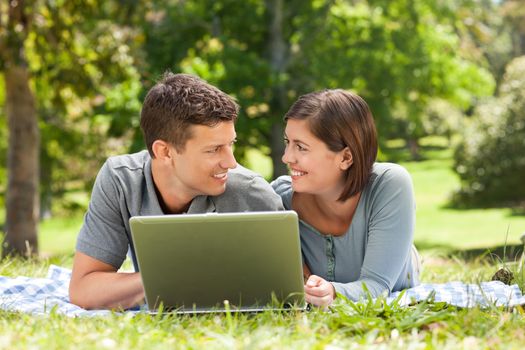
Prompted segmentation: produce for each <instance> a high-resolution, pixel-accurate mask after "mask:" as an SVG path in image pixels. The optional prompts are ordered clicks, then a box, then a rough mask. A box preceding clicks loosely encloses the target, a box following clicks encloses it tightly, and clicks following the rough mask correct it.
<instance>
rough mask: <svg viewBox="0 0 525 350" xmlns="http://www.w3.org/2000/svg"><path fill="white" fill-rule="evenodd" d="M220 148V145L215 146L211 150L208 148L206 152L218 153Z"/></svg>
mask: <svg viewBox="0 0 525 350" xmlns="http://www.w3.org/2000/svg"><path fill="white" fill-rule="evenodd" d="M219 148H220V147H215V148H212V149H210V150H207V151H206V153H217V152H218V151H219Z"/></svg>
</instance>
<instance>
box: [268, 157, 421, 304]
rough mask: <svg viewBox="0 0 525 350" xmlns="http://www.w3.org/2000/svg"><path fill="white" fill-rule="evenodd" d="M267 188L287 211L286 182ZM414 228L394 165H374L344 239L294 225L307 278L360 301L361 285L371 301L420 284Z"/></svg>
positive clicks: (406, 188) (409, 192) (407, 188)
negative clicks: (320, 280)
mask: <svg viewBox="0 0 525 350" xmlns="http://www.w3.org/2000/svg"><path fill="white" fill-rule="evenodd" d="M272 186H273V188H274V190H275V191H276V192H277V193H278V194H279V195H280V196H281V198H282V199H283V204H284V207H285V208H286V209H288V210H291V209H292V196H293V190H292V184H291V178H290V177H289V176H281V177H279V178H278V179H276V180H275V181H273V182H272ZM414 228H415V201H414V194H413V188H412V180H411V178H410V175H409V173H408V172H407V171H406V170H405V169H404V168H403V167H401V166H399V165H397V164H391V163H375V164H374V166H373V171H372V175H371V177H370V181H369V182H368V184H367V185H366V187H365V188H364V190H363V191H362V192H361V198H360V199H359V203H358V205H357V208H356V211H355V214H354V217H353V219H352V223H351V225H350V227H349V229H348V231H347V232H346V233H345V234H344V235H342V236H333V235H329V234H328V235H327V234H321V233H320V232H319V231H317V230H316V229H315V228H314V227H312V226H311V225H309V224H307V223H306V222H304V221H303V220H300V221H299V230H300V234H301V249H302V253H303V259H304V261H305V262H306V264H307V265H308V267H309V268H310V271H311V273H312V274H315V275H318V276H320V277H322V278H324V279H326V280H327V281H330V282H332V284H333V285H334V287H335V290H336V291H337V292H338V293H341V294H343V295H345V296H346V297H347V298H349V299H351V300H358V299H360V298H361V297H363V296H364V291H363V283H365V284H366V287H367V288H368V290H369V291H370V293H371V295H372V297H377V296H379V295H380V294H382V293H383V292H385V291H388V292H389V293H390V292H394V291H398V290H402V289H405V288H409V287H413V286H415V285H417V284H419V271H418V267H417V266H414V265H417V264H416V261H417V260H416V261H414V260H413V258H414V257H417V252H416V251H415V248H414V247H413V245H412V242H413V238H414ZM414 254H415V255H414Z"/></svg>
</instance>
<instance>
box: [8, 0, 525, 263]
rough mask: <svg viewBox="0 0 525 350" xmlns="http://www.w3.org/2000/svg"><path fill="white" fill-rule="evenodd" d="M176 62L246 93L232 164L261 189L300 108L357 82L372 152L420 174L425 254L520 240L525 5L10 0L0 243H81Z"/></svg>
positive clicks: (49, 250) (484, 0)
mask: <svg viewBox="0 0 525 350" xmlns="http://www.w3.org/2000/svg"><path fill="white" fill-rule="evenodd" d="M168 70H169V71H172V72H184V73H191V74H196V75H198V76H200V77H202V78H204V79H205V80H207V81H209V82H210V83H212V84H214V85H216V86H218V87H219V88H220V89H222V90H224V91H225V92H227V93H229V94H230V95H232V96H233V97H235V98H236V99H237V101H238V102H239V104H240V105H241V111H240V118H239V121H238V123H237V126H236V128H237V133H238V140H239V141H238V143H237V144H236V147H235V154H236V156H237V159H238V161H239V162H240V163H241V164H244V165H246V166H247V167H249V168H252V169H254V170H256V171H258V172H259V173H261V174H263V176H265V177H266V178H267V179H268V180H271V179H273V178H275V177H276V176H278V175H280V174H283V173H285V172H286V169H285V168H284V165H283V164H282V163H281V160H280V158H281V155H282V153H283V122H282V118H283V115H284V113H285V112H286V111H287V109H288V108H289V107H290V105H291V104H292V103H293V102H294V101H295V100H296V99H297V98H298V97H299V96H300V95H301V94H304V93H307V92H310V91H313V90H319V89H323V88H344V89H349V90H352V91H354V92H356V93H358V94H359V95H361V96H362V97H363V98H364V99H365V100H366V101H367V102H368V104H369V105H370V107H371V109H372V112H373V114H374V117H375V120H376V125H377V128H378V132H379V140H380V154H379V160H380V161H391V162H398V163H400V164H402V165H404V166H405V167H406V168H407V169H408V170H409V171H410V173H411V174H412V177H413V180H414V185H415V190H416V200H417V232H416V245H417V246H418V247H419V248H420V249H422V250H424V249H444V250H446V251H463V252H476V253H481V252H483V251H486V249H487V248H490V249H499V248H501V247H503V246H504V247H514V246H516V247H519V246H520V245H521V243H520V236H521V234H522V233H523V232H525V1H524V0H513V1H512V0H508V1H505V0H501V1H497V0H450V1H449V0H443V1H430V0H388V1H387V0H370V1H361V0H331V1H329V0H312V1H306V0H287V1H284V0H266V1H264V0H244V1H234V0H213V1H211V0H192V1H190V0H164V1H157V0H151V1H147V0H83V1H81V0H33V1H24V0H2V1H0V229H1V230H0V236H1V235H5V236H9V235H10V236H11V238H10V242H11V243H10V244H11V245H12V246H15V251H16V250H17V249H18V251H20V250H21V249H22V248H20V247H23V248H24V249H27V250H31V252H37V251H38V250H39V251H40V253H41V255H44V256H46V255H50V254H57V253H66V254H71V253H72V252H73V251H74V243H75V239H76V234H77V232H78V229H79V228H80V225H81V223H82V217H83V214H84V212H85V210H86V207H87V203H88V201H89V195H90V191H91V186H92V184H93V181H94V179H95V176H96V174H97V171H98V169H99V167H100V166H101V164H102V163H103V161H104V160H105V159H106V158H107V157H108V156H111V155H116V154H121V153H127V152H135V151H139V150H142V149H144V144H143V142H142V135H141V133H140V129H139V117H140V109H141V102H142V100H143V98H144V96H145V93H146V92H147V91H148V89H149V88H150V87H151V86H152V85H153V84H154V82H155V81H156V80H157V79H158V78H159V77H160V76H161V75H162V73H163V72H165V71H168ZM6 232H7V233H8V235H6ZM37 237H38V245H37ZM8 241H9V240H8ZM13 242H14V243H13ZM16 242H18V243H16ZM17 244H18V245H17ZM5 247H6V246H4V248H5Z"/></svg>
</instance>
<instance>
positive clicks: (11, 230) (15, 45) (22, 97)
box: [2, 0, 39, 257]
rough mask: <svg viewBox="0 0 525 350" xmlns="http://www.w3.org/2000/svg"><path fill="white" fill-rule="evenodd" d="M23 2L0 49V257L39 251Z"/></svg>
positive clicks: (34, 124)
mask: <svg viewBox="0 0 525 350" xmlns="http://www.w3.org/2000/svg"><path fill="white" fill-rule="evenodd" d="M24 9H25V10H26V11H27V10H29V8H28V5H25V2H24V1H22V0H20V1H17V2H14V1H13V2H11V3H10V8H9V25H8V36H9V38H10V40H8V44H7V45H6V50H5V51H4V52H3V53H2V55H3V60H4V79H5V89H6V99H5V104H6V110H7V119H8V129H9V146H8V147H9V148H8V159H7V170H8V182H7V194H6V236H5V240H4V244H3V250H2V257H5V256H7V255H23V256H28V255H33V254H37V253H38V241H37V225H38V216H39V200H38V197H39V195H38V168H39V163H38V157H39V153H38V150H39V129H38V120H37V115H36V107H35V98H34V96H33V93H32V91H31V89H30V87H29V82H30V76H29V70H28V68H27V61H26V59H25V55H24V41H25V38H26V36H27V26H28V25H29V18H28V13H27V12H24Z"/></svg>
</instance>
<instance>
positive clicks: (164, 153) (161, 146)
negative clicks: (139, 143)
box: [151, 140, 171, 160]
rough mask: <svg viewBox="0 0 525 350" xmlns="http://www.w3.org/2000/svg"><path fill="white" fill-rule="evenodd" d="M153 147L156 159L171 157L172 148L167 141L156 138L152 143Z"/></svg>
mask: <svg viewBox="0 0 525 350" xmlns="http://www.w3.org/2000/svg"><path fill="white" fill-rule="evenodd" d="M151 149H152V150H153V154H154V155H155V158H156V159H160V160H165V159H166V158H171V150H170V147H169V144H168V143H167V142H166V141H162V140H155V142H153V144H152V145H151Z"/></svg>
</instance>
